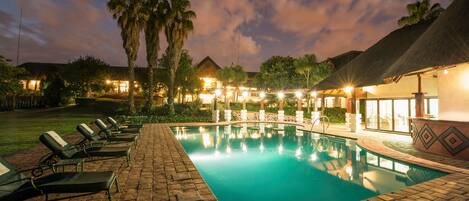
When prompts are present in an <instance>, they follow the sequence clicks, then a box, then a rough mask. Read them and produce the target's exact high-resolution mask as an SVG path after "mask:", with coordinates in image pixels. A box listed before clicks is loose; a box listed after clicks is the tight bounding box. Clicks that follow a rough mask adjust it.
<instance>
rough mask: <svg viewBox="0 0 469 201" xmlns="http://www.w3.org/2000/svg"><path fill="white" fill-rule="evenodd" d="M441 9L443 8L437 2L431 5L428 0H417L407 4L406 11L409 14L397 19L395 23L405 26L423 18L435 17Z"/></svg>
mask: <svg viewBox="0 0 469 201" xmlns="http://www.w3.org/2000/svg"><path fill="white" fill-rule="evenodd" d="M443 11H444V9H443V8H442V7H441V5H440V4H439V3H435V4H433V5H431V4H430V0H422V1H420V0H417V2H415V3H410V4H407V13H408V14H409V15H408V16H404V17H402V18H401V19H399V21H398V22H397V24H399V26H407V25H412V24H417V23H418V22H420V21H423V20H429V19H435V18H437V17H438V15H440V13H441V12H443Z"/></svg>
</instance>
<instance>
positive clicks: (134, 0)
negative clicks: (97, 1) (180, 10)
mask: <svg viewBox="0 0 469 201" xmlns="http://www.w3.org/2000/svg"><path fill="white" fill-rule="evenodd" d="M107 7H108V9H109V11H110V12H111V13H112V17H113V18H114V19H117V24H118V25H119V27H120V29H121V38H122V42H123V47H124V50H125V54H126V55H127V64H128V67H129V113H130V114H131V115H133V114H135V102H134V80H135V60H137V52H138V48H139V46H140V41H139V39H140V32H141V31H142V28H143V25H144V23H145V20H146V18H147V17H146V15H145V12H142V11H143V7H144V2H143V1H140V0H110V1H109V2H108V4H107Z"/></svg>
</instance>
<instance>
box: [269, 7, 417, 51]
mask: <svg viewBox="0 0 469 201" xmlns="http://www.w3.org/2000/svg"><path fill="white" fill-rule="evenodd" d="M409 2H410V1H408V0H405V1H402V0H401V1H397V0H394V1H386V0H367V1H357V0H337V1H330V0H317V1H300V0H275V1H273V2H272V4H271V6H272V8H273V10H274V14H273V16H272V18H271V22H272V24H273V25H275V26H276V28H277V29H278V30H280V31H282V32H287V33H291V34H294V36H295V37H296V38H297V39H298V43H297V50H298V52H299V53H300V54H301V53H315V54H317V55H319V57H322V58H325V57H331V56H335V55H337V54H340V53H342V52H345V51H349V50H354V49H358V50H363V49H366V48H368V47H370V46H371V45H372V44H374V43H375V42H377V41H378V40H379V39H380V38H382V37H384V36H385V35H386V34H387V33H389V32H391V31H392V30H394V29H396V28H397V19H398V18H399V17H400V16H403V15H405V5H406V4H407V3H409Z"/></svg>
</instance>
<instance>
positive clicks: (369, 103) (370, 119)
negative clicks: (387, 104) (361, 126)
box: [366, 100, 378, 129]
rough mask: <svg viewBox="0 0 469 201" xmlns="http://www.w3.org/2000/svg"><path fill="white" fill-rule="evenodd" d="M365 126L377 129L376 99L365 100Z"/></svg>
mask: <svg viewBox="0 0 469 201" xmlns="http://www.w3.org/2000/svg"><path fill="white" fill-rule="evenodd" d="M366 128H371V129H378V101H377V100H366Z"/></svg>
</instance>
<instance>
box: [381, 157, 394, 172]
mask: <svg viewBox="0 0 469 201" xmlns="http://www.w3.org/2000/svg"><path fill="white" fill-rule="evenodd" d="M379 166H380V167H382V168H386V169H390V170H392V161H391V160H388V159H385V158H379Z"/></svg>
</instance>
